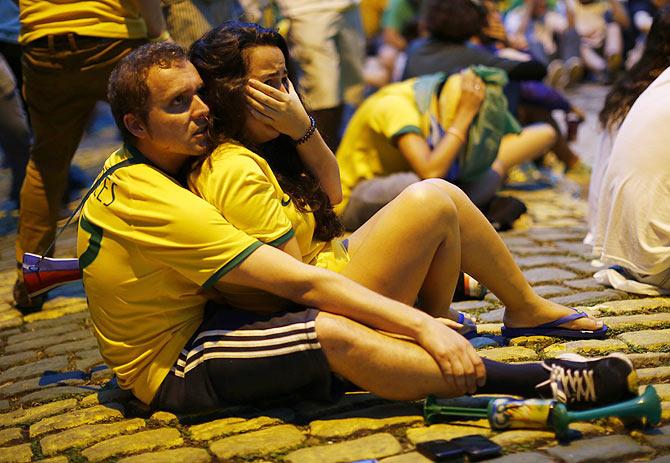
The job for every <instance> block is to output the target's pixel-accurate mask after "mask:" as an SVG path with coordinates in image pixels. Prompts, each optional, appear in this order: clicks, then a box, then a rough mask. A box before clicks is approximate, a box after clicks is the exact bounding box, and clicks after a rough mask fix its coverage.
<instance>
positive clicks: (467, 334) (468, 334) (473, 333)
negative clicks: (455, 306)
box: [456, 312, 477, 339]
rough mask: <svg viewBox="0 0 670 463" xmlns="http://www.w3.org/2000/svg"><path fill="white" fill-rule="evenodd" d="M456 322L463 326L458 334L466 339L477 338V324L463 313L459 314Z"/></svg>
mask: <svg viewBox="0 0 670 463" xmlns="http://www.w3.org/2000/svg"><path fill="white" fill-rule="evenodd" d="M456 322H458V323H460V324H461V325H463V327H462V328H461V329H459V330H458V333H459V334H460V335H461V336H463V337H464V338H465V339H472V338H475V337H477V324H476V323H475V322H473V321H472V320H470V319H469V318H468V317H466V316H465V314H464V313H463V312H458V319H456Z"/></svg>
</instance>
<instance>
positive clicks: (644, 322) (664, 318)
mask: <svg viewBox="0 0 670 463" xmlns="http://www.w3.org/2000/svg"><path fill="white" fill-rule="evenodd" d="M601 320H602V321H603V322H605V323H606V324H607V326H609V327H610V328H611V329H613V330H618V331H628V330H631V329H634V328H667V327H669V326H670V312H661V313H651V314H645V315H620V316H617V317H602V318H601Z"/></svg>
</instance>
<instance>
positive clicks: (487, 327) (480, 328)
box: [477, 323, 502, 335]
mask: <svg viewBox="0 0 670 463" xmlns="http://www.w3.org/2000/svg"><path fill="white" fill-rule="evenodd" d="M500 328H502V323H479V324H477V332H478V333H479V334H495V335H500Z"/></svg>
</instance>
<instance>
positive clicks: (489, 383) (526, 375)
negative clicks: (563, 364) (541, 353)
mask: <svg viewBox="0 0 670 463" xmlns="http://www.w3.org/2000/svg"><path fill="white" fill-rule="evenodd" d="M482 360H483V361H484V367H485V368H486V384H484V385H483V386H482V387H480V388H478V389H477V394H510V395H519V396H522V397H539V391H538V390H537V389H536V388H535V386H537V385H538V384H540V383H543V382H544V381H546V380H547V379H549V371H547V370H546V369H545V368H544V367H543V366H542V363H540V362H533V363H517V364H511V363H501V362H495V361H493V360H488V359H485V358H483V359H482Z"/></svg>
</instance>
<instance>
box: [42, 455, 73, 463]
mask: <svg viewBox="0 0 670 463" xmlns="http://www.w3.org/2000/svg"><path fill="white" fill-rule="evenodd" d="M68 461H69V460H68V459H67V457H63V456H61V457H51V458H45V459H43V460H39V461H38V463H68Z"/></svg>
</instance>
